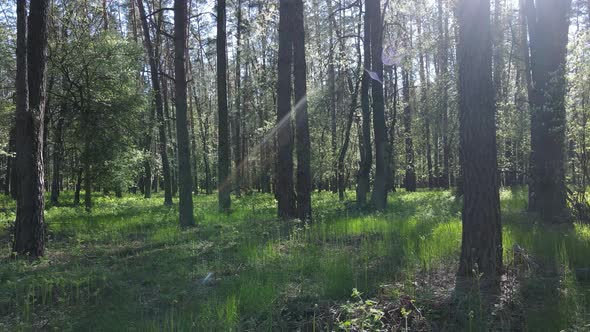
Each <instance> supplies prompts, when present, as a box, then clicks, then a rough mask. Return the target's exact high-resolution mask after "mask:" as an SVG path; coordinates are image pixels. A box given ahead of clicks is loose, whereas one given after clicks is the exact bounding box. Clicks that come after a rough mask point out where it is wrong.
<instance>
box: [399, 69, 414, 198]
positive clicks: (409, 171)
mask: <svg viewBox="0 0 590 332" xmlns="http://www.w3.org/2000/svg"><path fill="white" fill-rule="evenodd" d="M402 76H403V84H404V87H403V97H404V136H405V143H406V177H405V180H404V184H405V188H406V191H410V192H413V191H416V170H415V169H414V145H413V142H412V106H411V104H410V84H411V83H410V73H409V72H408V71H407V70H404V71H403V73H402Z"/></svg>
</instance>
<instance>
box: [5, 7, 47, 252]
mask: <svg viewBox="0 0 590 332" xmlns="http://www.w3.org/2000/svg"><path fill="white" fill-rule="evenodd" d="M48 17H49V1H47V0H39V1H33V2H32V3H31V5H30V12H29V22H28V23H29V26H28V32H29V33H28V35H27V34H26V31H27V29H26V24H27V23H26V3H25V1H19V2H17V128H18V130H17V135H16V153H17V157H16V165H17V167H16V168H17V169H18V176H19V184H18V185H19V189H18V199H17V210H16V223H15V233H14V243H13V248H12V249H13V251H14V252H16V253H18V254H23V255H28V256H30V257H39V256H42V255H43V254H44V252H45V241H46V229H45V219H44V208H45V201H44V189H45V188H44V172H43V129H44V128H43V124H44V116H45V105H46V103H45V100H46V97H47V96H46V64H47V39H48ZM25 36H26V38H27V39H26V42H25ZM25 50H26V51H25ZM26 73H28V77H27V74H26ZM27 88H28V91H27ZM27 97H28V98H27ZM27 99H28V105H27ZM27 106H28V107H27Z"/></svg>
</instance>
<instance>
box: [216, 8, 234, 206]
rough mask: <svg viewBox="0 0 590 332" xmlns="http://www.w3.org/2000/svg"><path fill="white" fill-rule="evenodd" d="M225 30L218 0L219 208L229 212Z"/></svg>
mask: <svg viewBox="0 0 590 332" xmlns="http://www.w3.org/2000/svg"><path fill="white" fill-rule="evenodd" d="M225 48H226V31H225V0H218V1H217V105H218V106H217V107H218V118H219V120H218V121H219V129H218V135H219V149H218V152H217V153H218V157H217V158H218V162H217V167H218V171H217V188H218V190H219V191H218V198H219V210H220V211H222V212H225V213H229V211H230V208H231V198H230V192H231V179H230V163H231V151H230V150H231V149H230V135H229V119H228V110H227V82H226V80H227V52H226V49H225Z"/></svg>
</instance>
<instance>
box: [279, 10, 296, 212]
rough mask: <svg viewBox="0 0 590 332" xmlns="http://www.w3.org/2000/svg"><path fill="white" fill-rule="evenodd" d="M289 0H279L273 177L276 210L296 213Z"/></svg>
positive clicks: (290, 11) (291, 29) (291, 20)
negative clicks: (275, 187)
mask: <svg viewBox="0 0 590 332" xmlns="http://www.w3.org/2000/svg"><path fill="white" fill-rule="evenodd" d="M293 10H294V4H293V0H280V5H279V58H278V77H277V145H278V147H277V157H276V160H277V171H276V173H277V179H276V186H277V188H278V190H276V196H277V201H278V214H279V217H281V218H283V219H290V218H295V217H297V211H296V201H295V192H294V191H293V126H292V124H291V90H292V89H291V65H292V63H293V43H292V40H291V37H292V34H293V19H292V17H291V16H292V15H293Z"/></svg>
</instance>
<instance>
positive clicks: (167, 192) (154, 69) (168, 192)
mask: <svg viewBox="0 0 590 332" xmlns="http://www.w3.org/2000/svg"><path fill="white" fill-rule="evenodd" d="M137 8H138V9H139V15H140V17H141V23H142V27H143V36H144V43H145V47H146V51H147V55H148V61H149V64H150V72H151V73H150V74H151V75H150V76H151V79H152V90H153V94H154V102H155V104H156V115H157V118H158V133H159V151H160V156H161V158H162V173H163V176H164V205H167V206H171V205H172V180H171V176H170V161H169V159H168V138H167V137H166V122H165V120H164V102H163V98H162V84H161V82H160V74H159V66H158V56H157V54H156V51H155V50H154V47H153V44H152V40H151V37H150V29H149V25H148V21H147V15H146V12H145V8H144V6H143V1H142V0H137ZM158 53H159V52H158ZM150 173H151V171H150ZM146 176H147V175H146ZM146 183H147V185H146V186H147V187H149V186H150V185H151V176H150V178H149V179H147V181H146ZM148 190H149V189H146V192H145V195H146V197H147V196H148V194H147V191H148Z"/></svg>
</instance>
